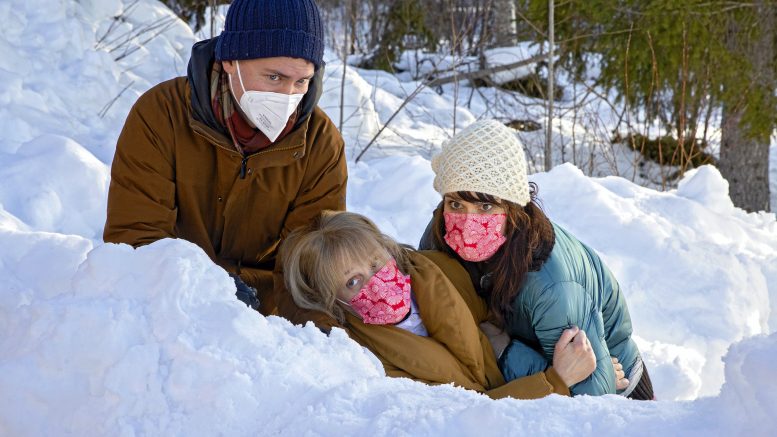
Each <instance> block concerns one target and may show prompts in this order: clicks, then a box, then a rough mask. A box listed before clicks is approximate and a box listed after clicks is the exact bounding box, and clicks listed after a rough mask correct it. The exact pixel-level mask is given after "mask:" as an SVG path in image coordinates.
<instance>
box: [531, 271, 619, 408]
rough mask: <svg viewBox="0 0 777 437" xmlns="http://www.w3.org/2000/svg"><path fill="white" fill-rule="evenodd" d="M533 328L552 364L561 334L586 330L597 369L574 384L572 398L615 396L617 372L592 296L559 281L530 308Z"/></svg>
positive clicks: (574, 283)
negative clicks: (571, 328)
mask: <svg viewBox="0 0 777 437" xmlns="http://www.w3.org/2000/svg"><path fill="white" fill-rule="evenodd" d="M531 318H532V320H533V328H534V331H535V334H536V335H537V338H538V340H539V342H540V346H541V347H542V350H543V352H544V354H545V357H546V358H548V360H550V361H551V362H552V360H553V352H554V349H555V346H556V342H557V341H558V339H559V337H561V332H562V331H564V329H566V328H569V327H571V326H573V325H574V326H578V327H579V328H580V329H582V330H583V331H585V333H586V335H587V336H588V340H589V341H590V342H591V347H592V348H593V351H594V354H595V355H596V370H594V373H593V374H591V375H590V376H589V377H588V378H586V379H584V380H583V381H581V382H579V383H577V384H575V385H573V386H572V387H571V392H572V394H573V395H579V394H588V395H603V394H608V393H615V372H614V370H613V368H612V362H611V360H610V351H609V350H608V348H607V343H606V342H605V339H604V323H603V321H602V315H601V313H600V312H599V311H598V310H597V309H596V308H595V306H594V303H593V300H592V299H591V297H590V295H589V293H588V292H587V291H586V290H585V289H584V288H583V287H582V286H581V285H580V284H577V283H576V282H559V283H556V284H554V285H552V286H550V287H548V288H546V289H545V290H543V291H542V293H541V294H540V295H539V296H538V297H537V299H536V300H535V302H534V303H533V308H532V309H531Z"/></svg>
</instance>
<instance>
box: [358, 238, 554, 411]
mask: <svg viewBox="0 0 777 437" xmlns="http://www.w3.org/2000/svg"><path fill="white" fill-rule="evenodd" d="M409 255H410V260H411V264H412V266H411V268H410V269H409V270H410V271H409V272H405V273H408V274H410V276H411V281H412V288H413V293H414V297H415V299H416V302H417V304H418V310H419V312H420V314H421V319H422V320H423V323H424V326H425V327H426V329H427V331H428V332H429V337H422V336H419V335H416V334H413V333H411V332H409V331H405V330H403V329H401V328H397V327H395V326H386V325H368V324H365V323H362V321H361V320H360V319H359V318H358V317H356V316H354V315H352V314H350V313H347V315H346V319H347V320H346V324H345V329H346V330H347V331H348V333H349V335H350V336H351V337H352V338H353V339H354V340H356V341H357V342H359V343H360V344H362V345H363V346H364V347H366V348H368V349H369V350H371V351H372V352H373V353H374V354H375V355H376V356H377V357H378V358H379V359H380V361H381V362H382V363H383V367H384V368H385V370H386V374H387V375H388V376H393V377H406V378H410V379H414V380H416V381H421V382H425V383H427V384H447V383H453V384H454V385H456V386H459V387H464V388H467V389H471V390H476V391H478V392H481V393H485V394H486V395H488V396H490V397H492V398H494V399H499V398H504V397H513V398H517V399H536V398H541V397H544V396H547V395H549V394H551V393H558V394H562V395H567V396H568V395H569V388H568V387H567V386H566V384H564V382H563V381H562V380H561V377H559V375H558V374H557V373H556V371H555V370H553V368H549V369H548V370H547V371H545V372H542V373H538V374H535V375H531V376H527V377H524V378H519V379H516V380H513V381H510V382H508V383H505V381H504V379H503V377H502V374H501V372H500V371H499V367H498V366H497V363H496V358H495V356H494V351H493V349H492V348H491V344H490V343H489V341H488V338H487V337H486V336H485V334H483V332H481V331H480V329H479V327H478V324H479V323H480V322H483V321H485V320H486V319H487V312H488V311H487V309H486V305H485V302H484V301H483V299H481V298H480V297H479V296H477V294H476V293H475V290H474V288H473V287H472V283H471V282H470V280H469V276H468V275H467V272H466V271H465V270H464V269H463V268H462V267H461V265H460V264H458V263H457V262H456V261H455V260H453V259H451V258H448V256H447V255H445V254H444V253H442V252H409ZM448 264H450V265H448ZM438 265H445V267H446V271H448V272H453V274H452V275H450V276H451V278H450V279H449V277H448V276H446V275H445V274H444V273H443V272H442V271H441V270H440V268H439V267H438ZM457 272H458V273H457ZM454 283H455V284H456V286H454ZM457 287H458V288H457Z"/></svg>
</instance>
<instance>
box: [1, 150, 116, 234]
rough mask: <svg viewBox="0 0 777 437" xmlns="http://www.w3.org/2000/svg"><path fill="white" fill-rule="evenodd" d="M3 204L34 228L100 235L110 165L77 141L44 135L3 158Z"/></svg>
mask: <svg viewBox="0 0 777 437" xmlns="http://www.w3.org/2000/svg"><path fill="white" fill-rule="evenodd" d="M3 162H4V166H3V167H2V168H0V179H1V180H3V182H4V183H3V185H1V186H0V204H2V206H3V208H4V209H5V210H6V212H8V213H10V214H13V215H14V216H16V217H17V218H18V219H19V220H21V221H22V222H24V223H26V224H27V225H29V227H30V228H31V229H33V230H41V231H51V232H60V233H63V234H76V235H83V236H86V237H89V238H95V239H96V238H100V236H101V235H102V229H103V224H104V223H105V210H106V196H107V193H108V184H109V181H110V175H109V170H108V167H107V166H106V165H105V164H103V163H102V162H100V161H99V160H98V159H97V158H95V157H94V155H92V154H91V153H90V152H89V151H87V150H86V149H84V148H83V147H81V146H80V145H79V144H77V143H76V142H74V141H73V140H71V139H69V138H65V137H61V136H56V135H42V136H40V137H38V138H35V139H34V140H32V141H30V142H28V143H25V144H23V145H22V146H20V147H19V149H18V150H17V152H16V153H15V154H13V155H10V156H8V157H7V158H5V159H4V160H3Z"/></svg>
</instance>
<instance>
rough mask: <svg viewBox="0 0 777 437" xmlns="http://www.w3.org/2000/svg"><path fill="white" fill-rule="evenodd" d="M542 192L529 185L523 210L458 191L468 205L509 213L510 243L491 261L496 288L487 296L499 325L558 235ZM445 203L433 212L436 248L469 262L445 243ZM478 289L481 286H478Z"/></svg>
mask: <svg viewBox="0 0 777 437" xmlns="http://www.w3.org/2000/svg"><path fill="white" fill-rule="evenodd" d="M538 192H539V189H538V187H537V184H535V183H534V182H530V183H529V195H530V197H531V200H530V201H529V203H528V204H526V206H524V207H521V206H519V205H517V204H515V203H513V202H510V201H507V200H502V199H499V198H497V197H494V196H491V195H489V194H484V193H474V192H469V191H459V192H456V193H455V194H456V196H457V197H459V198H461V199H462V200H464V201H467V202H474V203H481V202H488V203H492V204H494V205H498V206H500V207H502V208H504V210H505V212H506V213H507V223H506V225H505V226H506V232H505V237H506V238H507V241H505V244H503V245H502V247H501V248H499V251H497V253H496V254H494V256H493V257H492V258H491V260H495V261H496V262H494V263H492V266H491V268H492V271H493V280H492V284H493V287H492V289H491V293H490V294H488V305H489V308H490V309H491V312H492V313H493V314H494V316H496V318H497V320H498V321H499V322H500V323H504V320H505V317H506V316H507V314H509V313H510V312H512V305H511V303H512V301H513V299H515V297H516V296H517V295H518V292H519V291H520V289H521V286H522V285H523V283H524V281H525V280H526V274H527V273H528V272H530V271H536V270H539V268H540V267H541V266H542V264H543V263H544V262H545V261H546V260H547V259H548V257H549V256H550V252H551V250H553V245H554V243H555V234H554V232H553V225H552V224H551V222H550V219H548V217H547V216H546V215H545V213H544V212H543V211H542V209H541V208H540V205H539V200H538V198H537V194H538ZM444 206H445V202H444V201H443V203H441V204H440V206H439V207H438V208H437V209H436V210H435V211H434V218H433V219H432V238H433V239H434V246H435V247H437V248H438V249H439V250H442V251H443V252H446V253H448V254H449V255H451V256H453V257H454V258H456V259H458V260H459V261H460V262H466V261H463V260H462V259H461V257H459V255H458V254H457V253H456V252H454V251H453V249H451V248H450V247H449V246H448V245H447V244H446V243H445V239H444V238H445V219H444V217H443V208H444ZM489 261H490V260H489ZM475 287H476V288H478V284H475Z"/></svg>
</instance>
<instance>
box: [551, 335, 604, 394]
mask: <svg viewBox="0 0 777 437" xmlns="http://www.w3.org/2000/svg"><path fill="white" fill-rule="evenodd" d="M553 368H554V369H556V373H558V375H559V376H560V377H561V379H562V380H563V381H564V383H565V384H566V385H567V387H571V386H573V385H575V384H577V383H578V382H580V381H582V380H584V379H585V378H587V377H588V375H590V374H591V373H593V371H594V370H595V369H596V355H594V351H593V349H592V348H591V343H590V342H589V341H588V337H587V336H586V335H585V331H583V330H581V329H580V328H578V327H577V326H573V327H571V328H569V329H565V330H564V332H562V333H561V338H559V339H558V342H556V348H555V350H554V352H553Z"/></svg>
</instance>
